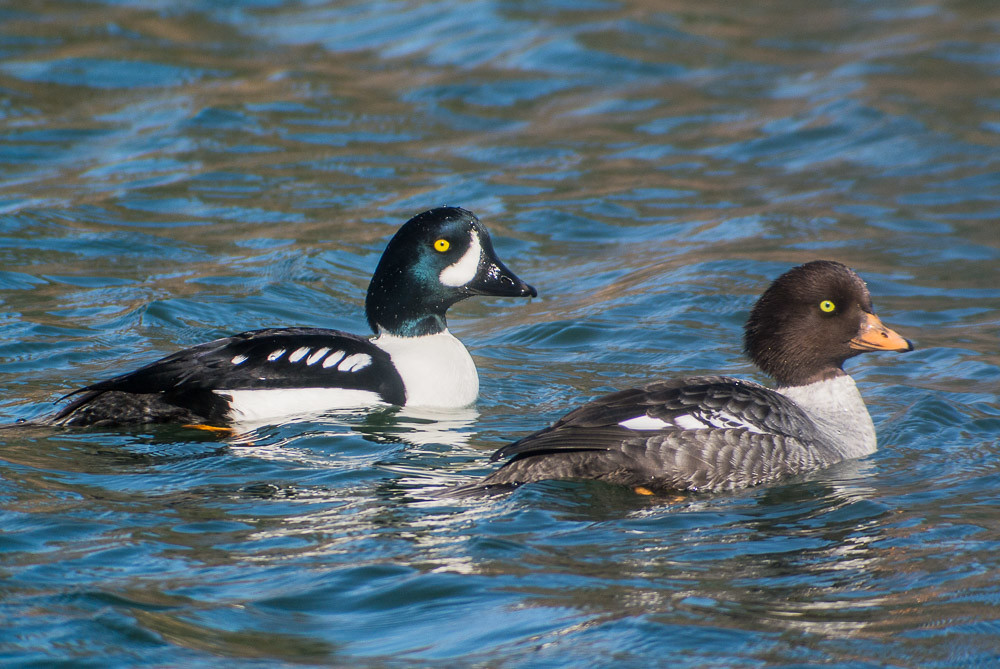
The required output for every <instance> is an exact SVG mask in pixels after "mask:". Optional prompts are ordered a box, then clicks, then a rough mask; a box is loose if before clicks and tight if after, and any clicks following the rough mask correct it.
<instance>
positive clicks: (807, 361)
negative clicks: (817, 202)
mask: <svg viewBox="0 0 1000 669" xmlns="http://www.w3.org/2000/svg"><path fill="white" fill-rule="evenodd" d="M743 343H744V352H745V353H746V355H747V356H748V357H749V358H750V360H751V361H752V362H753V363H754V364H755V365H756V366H757V367H758V368H759V369H760V370H761V371H762V372H764V373H765V374H767V375H768V376H770V377H771V378H772V379H774V381H775V382H776V384H775V387H774V388H768V387H765V386H763V385H761V384H758V383H755V382H753V381H749V380H744V379H740V378H735V377H729V376H690V377H685V378H678V379H670V380H660V381H654V382H652V383H649V384H648V385H645V386H642V387H638V388H632V389H628V390H622V391H619V392H614V393H611V394H609V395H605V396H604V397H600V398H597V399H595V400H592V401H590V402H587V403H586V404H583V405H582V406H580V407H578V408H576V409H574V410H573V411H571V412H569V413H567V414H566V415H565V416H563V417H562V418H560V419H559V420H557V421H556V422H555V423H554V424H552V425H551V426H550V427H547V428H545V429H542V430H540V431H538V432H535V433H533V434H530V435H528V436H526V437H524V438H523V439H520V440H518V441H516V442H513V443H511V444H508V445H507V446H504V447H503V448H500V449H499V450H497V451H496V452H495V453H494V454H493V456H492V458H491V460H492V461H498V460H502V459H507V461H506V462H505V464H503V466H502V467H500V468H499V469H498V470H496V471H495V472H493V473H492V474H490V475H488V476H486V477H485V478H484V479H482V480H481V481H480V482H479V483H476V484H473V485H472V486H468V488H469V489H476V490H493V491H504V490H510V489H512V488H516V487H517V486H520V485H523V484H526V483H531V482H535V481H542V480H552V479H587V480H599V481H606V482H609V483H612V484H618V485H623V486H628V487H631V488H633V490H634V491H635V492H638V493H641V494H647V495H665V494H682V495H683V494H688V493H698V492H708V493H714V492H724V491H732V490H737V489H742V488H749V487H751V486H757V485H761V484H769V483H773V482H776V481H779V480H780V479H783V478H786V477H791V476H795V475H800V474H804V473H807V472H810V471H813V470H818V469H822V468H825V467H829V466H831V465H833V464H835V463H837V462H841V461H843V460H847V459H852V458H860V457H863V456H866V455H869V454H871V453H873V452H874V451H875V449H876V435H875V427H874V425H873V423H872V419H871V416H870V415H869V413H868V409H867V407H866V406H865V403H864V400H863V399H862V397H861V394H860V392H859V391H858V387H857V385H856V384H855V382H854V379H852V378H851V376H850V375H849V374H848V373H847V372H845V371H844V367H843V366H844V362H845V361H846V360H848V359H850V358H852V357H854V356H856V355H859V354H861V353H866V352H870V351H896V352H903V351H912V350H913V343H912V342H910V341H909V340H907V339H904V338H903V337H902V336H901V335H899V334H898V333H897V332H895V331H894V330H892V329H890V328H888V327H886V326H885V325H883V323H882V321H881V320H880V319H879V317H878V316H877V315H876V314H875V312H874V310H873V307H872V301H871V295H870V294H869V292H868V288H867V286H866V285H865V282H864V281H863V280H862V279H861V277H859V276H858V274H857V273H855V272H854V271H853V270H852V269H850V268H849V267H847V266H846V265H844V264H842V263H839V262H835V261H831V260H815V261H812V262H808V263H805V264H803V265H799V266H797V267H794V268H793V269H791V270H789V271H787V272H785V273H784V274H782V275H781V276H779V277H778V278H777V279H775V280H774V282H773V283H772V284H771V285H770V286H769V287H768V288H767V290H765V292H764V293H763V294H762V295H761V296H760V298H759V299H758V300H757V302H756V303H755V305H754V306H753V308H752V310H751V311H750V315H749V317H748V319H747V321H746V325H745V328H744V338H743ZM508 458H509V459H508Z"/></svg>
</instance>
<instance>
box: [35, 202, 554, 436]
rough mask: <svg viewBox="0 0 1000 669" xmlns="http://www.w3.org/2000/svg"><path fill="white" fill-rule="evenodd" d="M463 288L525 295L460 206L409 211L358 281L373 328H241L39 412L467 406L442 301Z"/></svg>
mask: <svg viewBox="0 0 1000 669" xmlns="http://www.w3.org/2000/svg"><path fill="white" fill-rule="evenodd" d="M471 295H496V296H508V297H528V296H530V297H534V296H536V295H537V293H536V292H535V289H534V288H532V287H531V286H529V285H528V284H526V283H524V282H523V281H521V280H520V279H519V278H517V276H515V275H514V273H513V272H511V271H510V270H509V269H507V268H506V267H505V266H504V264H503V263H502V262H500V259H499V258H498V257H497V255H496V253H495V252H494V250H493V245H492V243H491V242H490V236H489V233H488V232H487V231H486V228H485V227H484V226H483V225H482V223H480V222H479V220H478V219H477V218H476V217H475V216H474V215H473V214H472V213H471V212H469V211H466V210H464V209H459V208H457V207H441V208H438V209H432V210H430V211H426V212H424V213H422V214H419V215H417V216H414V217H413V218H412V219H410V220H409V221H407V222H406V223H405V224H404V225H403V226H402V227H401V228H400V229H399V231H398V232H397V233H396V235H395V236H394V237H393V238H392V239H391V240H390V241H389V244H388V246H386V249H385V251H384V252H383V254H382V258H381V260H380V261H379V264H378V267H376V269H375V274H374V275H373V276H372V280H371V284H370V285H369V287H368V296H367V298H366V300H365V312H366V314H367V316H368V323H369V325H370V326H371V328H372V330H373V331H374V332H375V335H376V336H375V337H374V338H368V337H362V336H359V335H354V334H349V333H347V332H341V331H339V330H328V329H321V328H280V329H268V330H255V331H252V332H244V333H242V334H237V335H234V336H232V337H226V338H223V339H217V340H215V341H211V342H207V343H205V344H200V345H198V346H194V347H192V348H188V349H185V350H183V351H179V352H177V353H174V354H173V355H170V356H167V357H165V358H163V359H161V360H158V361H156V362H153V363H151V364H149V365H146V366H145V367H142V368H140V369H137V370H135V371H133V372H130V373H128V374H123V375H121V376H116V377H114V378H112V379H108V380H106V381H101V382H98V383H95V384H92V385H89V386H87V387H85V388H81V389H80V390H77V391H75V392H73V393H70V395H69V396H72V395H79V397H78V398H77V399H75V400H74V401H73V402H72V403H70V404H69V405H67V406H66V407H65V408H63V409H62V410H61V411H60V412H59V413H57V414H56V415H55V416H54V417H53V418H52V419H50V421H49V422H51V423H53V424H57V425H76V426H114V425H127V424H134V423H165V422H180V423H205V422H208V423H229V422H233V421H239V420H259V419H261V418H268V417H278V416H284V415H289V414H294V413H304V412H317V411H324V410H336V409H348V408H358V407H370V406H375V405H380V404H381V405H386V404H390V405H393V404H394V405H407V406H414V405H416V406H428V407H437V408H453V407H462V406H467V405H469V404H471V403H472V402H474V401H475V399H476V397H477V395H478V394H479V376H478V374H477V373H476V366H475V364H474V363H473V361H472V358H471V356H470V355H469V352H468V351H467V350H466V349H465V346H463V345H462V342H460V341H459V340H458V339H456V338H455V337H454V336H452V334H451V333H450V332H448V325H447V322H446V320H445V312H446V311H447V310H448V307H450V306H451V305H452V304H454V303H456V302H458V301H459V300H462V299H465V298H466V297H469V296H471Z"/></svg>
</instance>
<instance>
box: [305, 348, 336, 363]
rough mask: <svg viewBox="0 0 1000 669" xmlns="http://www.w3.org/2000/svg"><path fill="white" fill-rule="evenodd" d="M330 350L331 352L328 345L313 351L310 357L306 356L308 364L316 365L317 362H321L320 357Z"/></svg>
mask: <svg viewBox="0 0 1000 669" xmlns="http://www.w3.org/2000/svg"><path fill="white" fill-rule="evenodd" d="M329 352H330V349H329V348H328V347H326V346H324V347H323V348H321V349H319V350H317V351H313V353H312V355H310V356H309V357H308V358H306V365H315V364H316V363H317V362H319V359H320V358H322V357H323V356H324V355H326V354H327V353H329Z"/></svg>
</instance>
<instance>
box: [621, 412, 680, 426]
mask: <svg viewBox="0 0 1000 669" xmlns="http://www.w3.org/2000/svg"><path fill="white" fill-rule="evenodd" d="M618 424H619V425H621V426H622V427H627V428H628V429H630V430H666V429H669V428H672V427H675V425H674V424H673V423H668V422H667V421H665V420H660V419H659V418H653V417H652V416H647V415H645V414H643V415H642V416H636V417H635V418H629V419H628V420H623V421H621V422H620V423H618Z"/></svg>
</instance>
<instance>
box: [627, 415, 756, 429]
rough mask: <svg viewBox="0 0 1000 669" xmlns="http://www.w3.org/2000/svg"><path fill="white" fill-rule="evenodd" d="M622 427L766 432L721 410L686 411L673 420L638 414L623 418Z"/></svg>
mask: <svg viewBox="0 0 1000 669" xmlns="http://www.w3.org/2000/svg"><path fill="white" fill-rule="evenodd" d="M618 424H619V425H621V426H622V427H627V428H628V429H630V430H677V429H681V430H710V429H717V430H747V431H748V432H756V433H757V434H764V430H761V429H760V428H759V427H757V426H756V425H754V424H753V423H748V422H747V421H746V420H744V419H742V418H740V417H739V416H734V415H733V414H729V413H721V412H715V411H713V412H710V413H701V412H697V413H685V414H680V415H679V416H674V418H673V420H672V421H665V420H663V419H662V418H653V417H652V416H646V415H643V416H636V417H635V418H629V419H628V420H623V421H621V422H620V423H618Z"/></svg>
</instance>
